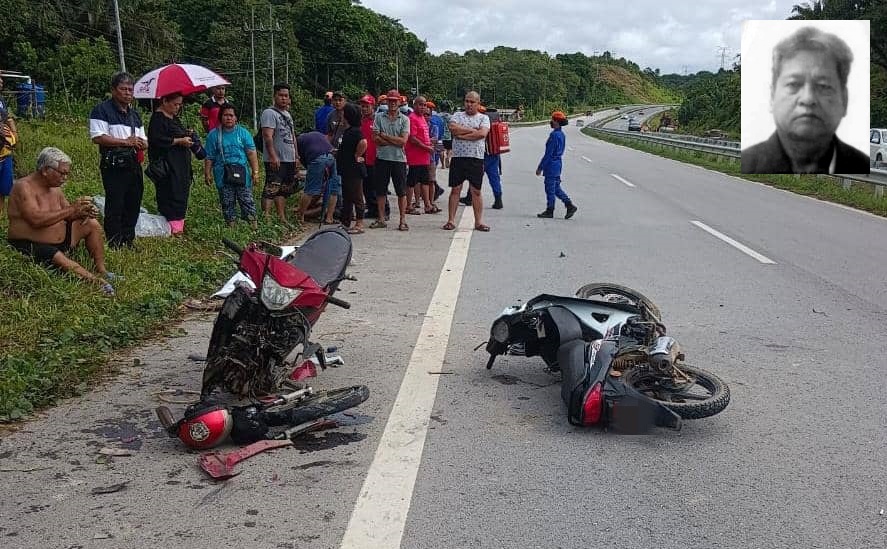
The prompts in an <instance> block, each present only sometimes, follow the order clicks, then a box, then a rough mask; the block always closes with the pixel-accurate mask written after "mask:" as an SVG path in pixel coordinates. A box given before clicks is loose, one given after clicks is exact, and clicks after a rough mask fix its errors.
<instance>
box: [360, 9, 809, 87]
mask: <svg viewBox="0 0 887 549" xmlns="http://www.w3.org/2000/svg"><path fill="white" fill-rule="evenodd" d="M361 4H362V5H363V6H364V7H367V8H369V9H371V10H373V11H375V12H377V13H382V14H384V15H387V16H389V17H392V18H394V19H398V20H400V22H401V24H402V25H403V26H404V27H406V28H407V29H408V30H410V31H411V32H413V33H414V34H415V35H416V36H418V37H419V39H421V40H424V41H425V42H426V43H427V44H428V49H429V50H430V52H431V53H433V54H440V53H443V52H445V51H448V50H449V51H454V52H456V53H463V52H465V51H466V50H469V49H475V50H484V51H490V50H492V49H493V48H494V47H496V46H510V47H515V48H518V49H529V50H540V51H547V52H548V53H550V54H556V53H575V52H577V51H578V52H581V53H584V54H585V55H589V56H591V55H595V54H597V55H599V54H600V53H603V52H604V51H609V52H610V53H611V54H615V56H616V57H625V58H626V59H628V60H630V61H633V62H635V63H637V64H638V65H639V66H640V68H641V69H644V68H647V67H650V68H652V69H657V68H658V69H659V70H660V73H661V74H669V73H678V74H683V73H684V72H687V73H688V74H692V73H695V72H698V71H700V70H708V71H713V72H714V71H717V70H718V69H719V68H720V67H721V48H722V47H726V48H727V49H726V52H725V54H724V67H725V68H730V66H732V62H733V59H734V57H735V56H736V55H738V54H739V51H740V38H741V34H742V21H744V20H746V19H786V18H787V17H788V16H789V15H791V10H792V6H793V5H795V4H803V1H802V0H695V1H694V0H623V1H622V2H617V1H613V0H609V1H602V0H549V1H547V2H546V1H539V0H474V1H470V0H442V1H441V0H362V1H361ZM596 52H597V53H596Z"/></svg>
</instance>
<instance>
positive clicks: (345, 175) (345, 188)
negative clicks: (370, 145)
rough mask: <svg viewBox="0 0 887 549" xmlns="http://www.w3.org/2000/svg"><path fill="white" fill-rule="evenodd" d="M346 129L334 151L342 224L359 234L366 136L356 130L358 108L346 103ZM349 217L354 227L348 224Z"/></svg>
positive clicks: (362, 208) (364, 206)
mask: <svg viewBox="0 0 887 549" xmlns="http://www.w3.org/2000/svg"><path fill="white" fill-rule="evenodd" d="M343 115H344V119H345V125H346V130H345V133H343V134H342V143H341V144H340V145H339V152H338V153H337V154H336V171H338V172H339V175H340V176H341V177H342V196H343V201H342V218H341V221H342V225H344V226H345V227H346V228H347V229H348V233H349V234H361V233H363V216H364V210H365V208H366V205H365V204H364V197H363V177H364V175H365V174H366V166H365V165H364V161H365V159H364V156H363V155H364V153H365V152H366V149H367V142H366V139H364V137H363V133H362V132H361V131H360V109H359V108H358V107H357V105H355V104H353V103H348V104H346V105H345V108H344V109H343ZM352 216H353V218H354V220H355V221H354V227H350V225H351V219H352Z"/></svg>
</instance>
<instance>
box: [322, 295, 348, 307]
mask: <svg viewBox="0 0 887 549" xmlns="http://www.w3.org/2000/svg"><path fill="white" fill-rule="evenodd" d="M326 301H327V303H332V304H333V305H335V306H337V307H342V308H343V309H350V308H351V304H350V303H348V302H347V301H345V300H344V299H339V298H336V297H333V296H327V298H326Z"/></svg>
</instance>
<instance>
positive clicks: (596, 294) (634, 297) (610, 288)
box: [576, 282, 662, 322]
mask: <svg viewBox="0 0 887 549" xmlns="http://www.w3.org/2000/svg"><path fill="white" fill-rule="evenodd" d="M614 295H617V296H622V297H624V298H626V299H628V300H629V301H631V302H632V304H633V305H635V306H637V307H638V308H640V309H646V310H647V312H648V313H649V314H650V315H651V316H652V318H649V319H647V320H652V321H654V322H662V313H660V312H659V307H657V306H656V304H655V303H653V301H652V300H651V299H650V298H648V297H646V296H645V295H644V294H642V293H640V292H638V291H637V290H632V289H631V288H629V287H627V286H622V285H620V284H612V283H609V282H591V283H589V284H586V285H585V286H582V287H581V288H579V289H578V290H576V297H580V298H582V299H596V300H598V301H607V297H608V296H614Z"/></svg>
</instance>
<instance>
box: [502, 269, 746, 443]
mask: <svg viewBox="0 0 887 549" xmlns="http://www.w3.org/2000/svg"><path fill="white" fill-rule="evenodd" d="M666 331H667V330H666V327H665V324H663V323H662V320H661V313H660V312H659V308H658V307H657V306H656V305H655V304H654V303H653V302H652V301H651V300H649V299H648V298H646V297H645V296H643V295H642V294H641V293H639V292H637V291H635V290H632V289H631V288H627V287H625V286H620V285H618V284H610V283H592V284H587V285H585V286H583V287H582V288H579V290H578V291H577V292H576V297H565V296H556V295H549V294H542V295H539V296H536V297H534V298H533V299H531V300H529V301H527V302H526V303H524V304H522V305H513V306H511V307H508V308H506V309H505V310H504V311H503V312H502V314H501V315H500V316H499V317H498V318H497V319H496V320H495V321H494V322H493V325H492V327H491V328H490V338H489V340H488V341H487V344H486V350H487V352H488V353H489V354H490V358H489V360H488V361H487V368H488V369H489V368H492V366H493V362H494V361H495V360H496V357H497V356H499V355H522V356H528V357H529V356H540V357H541V358H542V360H543V361H544V362H545V364H546V365H547V367H548V370H549V371H550V372H554V373H560V375H561V399H562V400H563V402H564V404H565V405H566V408H567V419H568V420H569V421H570V423H571V424H573V425H582V426H597V427H604V428H606V427H612V428H614V429H616V430H618V431H622V432H628V433H639V432H645V431H646V430H648V429H649V428H650V427H652V426H659V427H667V428H671V429H676V430H677V429H680V427H681V421H682V420H684V419H700V418H705V417H710V416H713V415H715V414H718V413H720V412H722V411H723V410H724V409H725V408H726V407H727V405H728V404H729V402H730V389H729V387H727V384H726V383H724V382H723V381H722V380H721V379H720V378H719V377H718V376H716V375H714V374H712V373H711V372H707V371H705V370H703V369H701V368H697V367H694V366H690V365H688V364H686V363H684V358H685V357H684V353H682V352H681V349H680V345H679V344H678V342H677V341H676V340H675V339H674V338H673V337H670V336H668V335H666Z"/></svg>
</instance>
